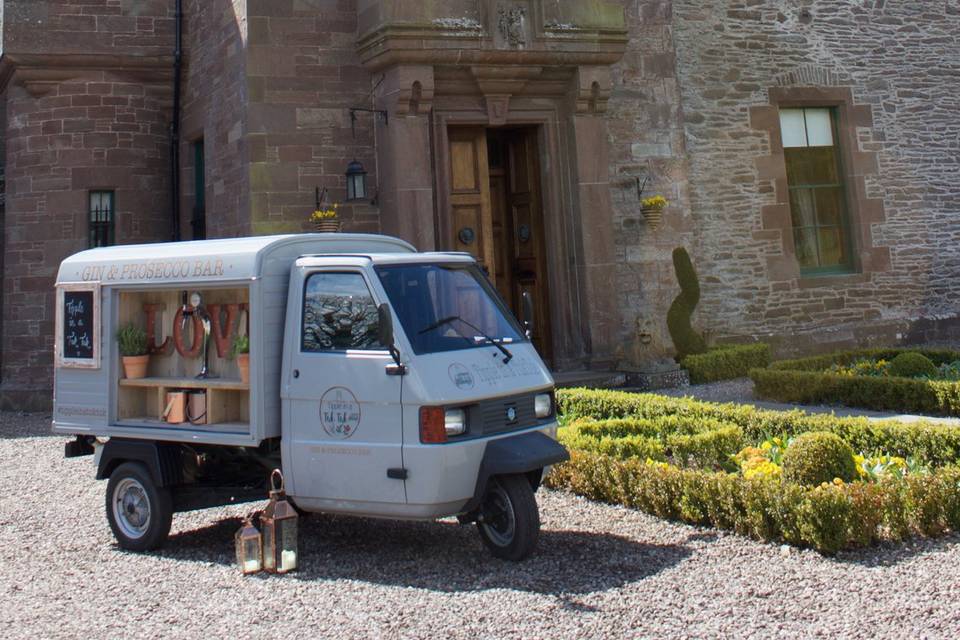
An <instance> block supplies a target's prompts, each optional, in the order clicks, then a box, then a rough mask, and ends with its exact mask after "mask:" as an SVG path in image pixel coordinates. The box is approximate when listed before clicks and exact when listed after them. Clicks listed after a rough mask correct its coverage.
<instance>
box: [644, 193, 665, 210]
mask: <svg viewBox="0 0 960 640" xmlns="http://www.w3.org/2000/svg"><path fill="white" fill-rule="evenodd" d="M668 204H669V203H668V202H667V199H666V198H664V197H663V196H651V197H649V198H644V199H643V200H641V201H640V206H641V207H643V208H644V209H663V208H664V207H665V206H667V205H668Z"/></svg>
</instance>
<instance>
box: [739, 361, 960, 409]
mask: <svg viewBox="0 0 960 640" xmlns="http://www.w3.org/2000/svg"><path fill="white" fill-rule="evenodd" d="M903 353H920V354H922V355H924V356H926V357H927V358H929V359H930V360H931V361H932V362H933V364H935V365H938V366H939V365H941V364H947V363H951V362H954V361H957V360H960V353H958V352H956V351H947V350H930V349H859V350H854V351H843V352H840V353H834V354H831V355H827V356H817V357H812V358H802V359H798V360H784V361H781V362H774V363H773V364H771V365H770V366H769V367H767V368H763V369H761V368H756V369H751V371H750V377H751V378H752V379H753V382H754V391H755V393H756V394H757V395H759V396H760V397H763V398H769V399H772V400H778V401H780V402H791V403H798V404H842V405H846V406H850V407H863V408H867V409H876V410H880V411H903V412H911V413H921V414H930V415H946V416H960V382H955V381H948V380H927V379H922V378H901V377H896V376H889V377H886V376H883V377H874V376H848V375H837V374H834V373H830V371H829V368H830V367H831V366H833V365H835V364H840V365H847V364H850V363H852V362H854V361H856V360H861V359H873V360H880V359H883V360H893V359H894V358H896V357H897V356H898V355H900V354H903Z"/></svg>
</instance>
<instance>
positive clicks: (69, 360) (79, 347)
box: [57, 284, 100, 369]
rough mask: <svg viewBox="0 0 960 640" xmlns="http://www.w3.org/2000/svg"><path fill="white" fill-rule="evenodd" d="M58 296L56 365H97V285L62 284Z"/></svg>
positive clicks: (98, 360)
mask: <svg viewBox="0 0 960 640" xmlns="http://www.w3.org/2000/svg"><path fill="white" fill-rule="evenodd" d="M58 294H59V295H58V296H57V366H60V367H81V368H91V369H95V368H99V366H100V287H99V286H97V285H89V284H83V285H80V284H78V285H61V286H60V287H59V289H58Z"/></svg>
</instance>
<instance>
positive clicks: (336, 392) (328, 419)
mask: <svg viewBox="0 0 960 640" xmlns="http://www.w3.org/2000/svg"><path fill="white" fill-rule="evenodd" d="M320 423H321V424H322V425H323V430H324V431H326V432H327V435H329V436H330V437H331V438H338V439H340V440H346V439H347V438H349V437H350V436H352V435H353V434H354V433H356V432H357V428H358V427H359V426H360V403H359V402H357V397H356V396H355V395H353V392H352V391H350V389H347V388H346V387H332V388H330V389H328V390H327V392H326V393H325V394H323V397H322V398H320Z"/></svg>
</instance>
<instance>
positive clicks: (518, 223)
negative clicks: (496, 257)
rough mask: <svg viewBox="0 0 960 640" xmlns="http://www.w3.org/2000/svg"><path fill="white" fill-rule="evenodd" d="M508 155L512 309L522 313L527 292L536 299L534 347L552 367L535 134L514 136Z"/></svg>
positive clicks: (529, 130)
mask: <svg viewBox="0 0 960 640" xmlns="http://www.w3.org/2000/svg"><path fill="white" fill-rule="evenodd" d="M507 154H508V162H507V167H508V172H509V181H508V186H509V189H508V193H507V202H508V209H509V211H510V216H511V218H512V227H513V237H514V238H515V241H514V242H513V245H512V247H511V249H512V260H513V273H514V291H513V299H512V300H511V305H512V306H513V308H514V309H515V310H516V311H520V310H521V309H522V302H521V300H522V295H523V292H525V291H526V292H529V293H530V295H531V296H533V302H534V307H535V309H536V314H535V316H536V317H535V322H536V326H535V327H534V328H533V343H534V345H535V346H536V347H537V351H538V352H539V353H540V355H541V357H543V359H544V360H545V361H547V363H550V362H551V361H552V359H553V349H552V346H553V345H552V341H551V338H550V306H549V295H548V292H547V260H546V242H545V238H544V228H543V210H542V204H541V202H542V200H541V197H540V179H539V176H540V167H539V158H538V154H537V148H536V132H535V130H532V129H523V130H519V131H516V132H512V135H510V136H508V138H507ZM498 248H499V247H498ZM520 315H522V313H519V314H518V317H519V316H520Z"/></svg>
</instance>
